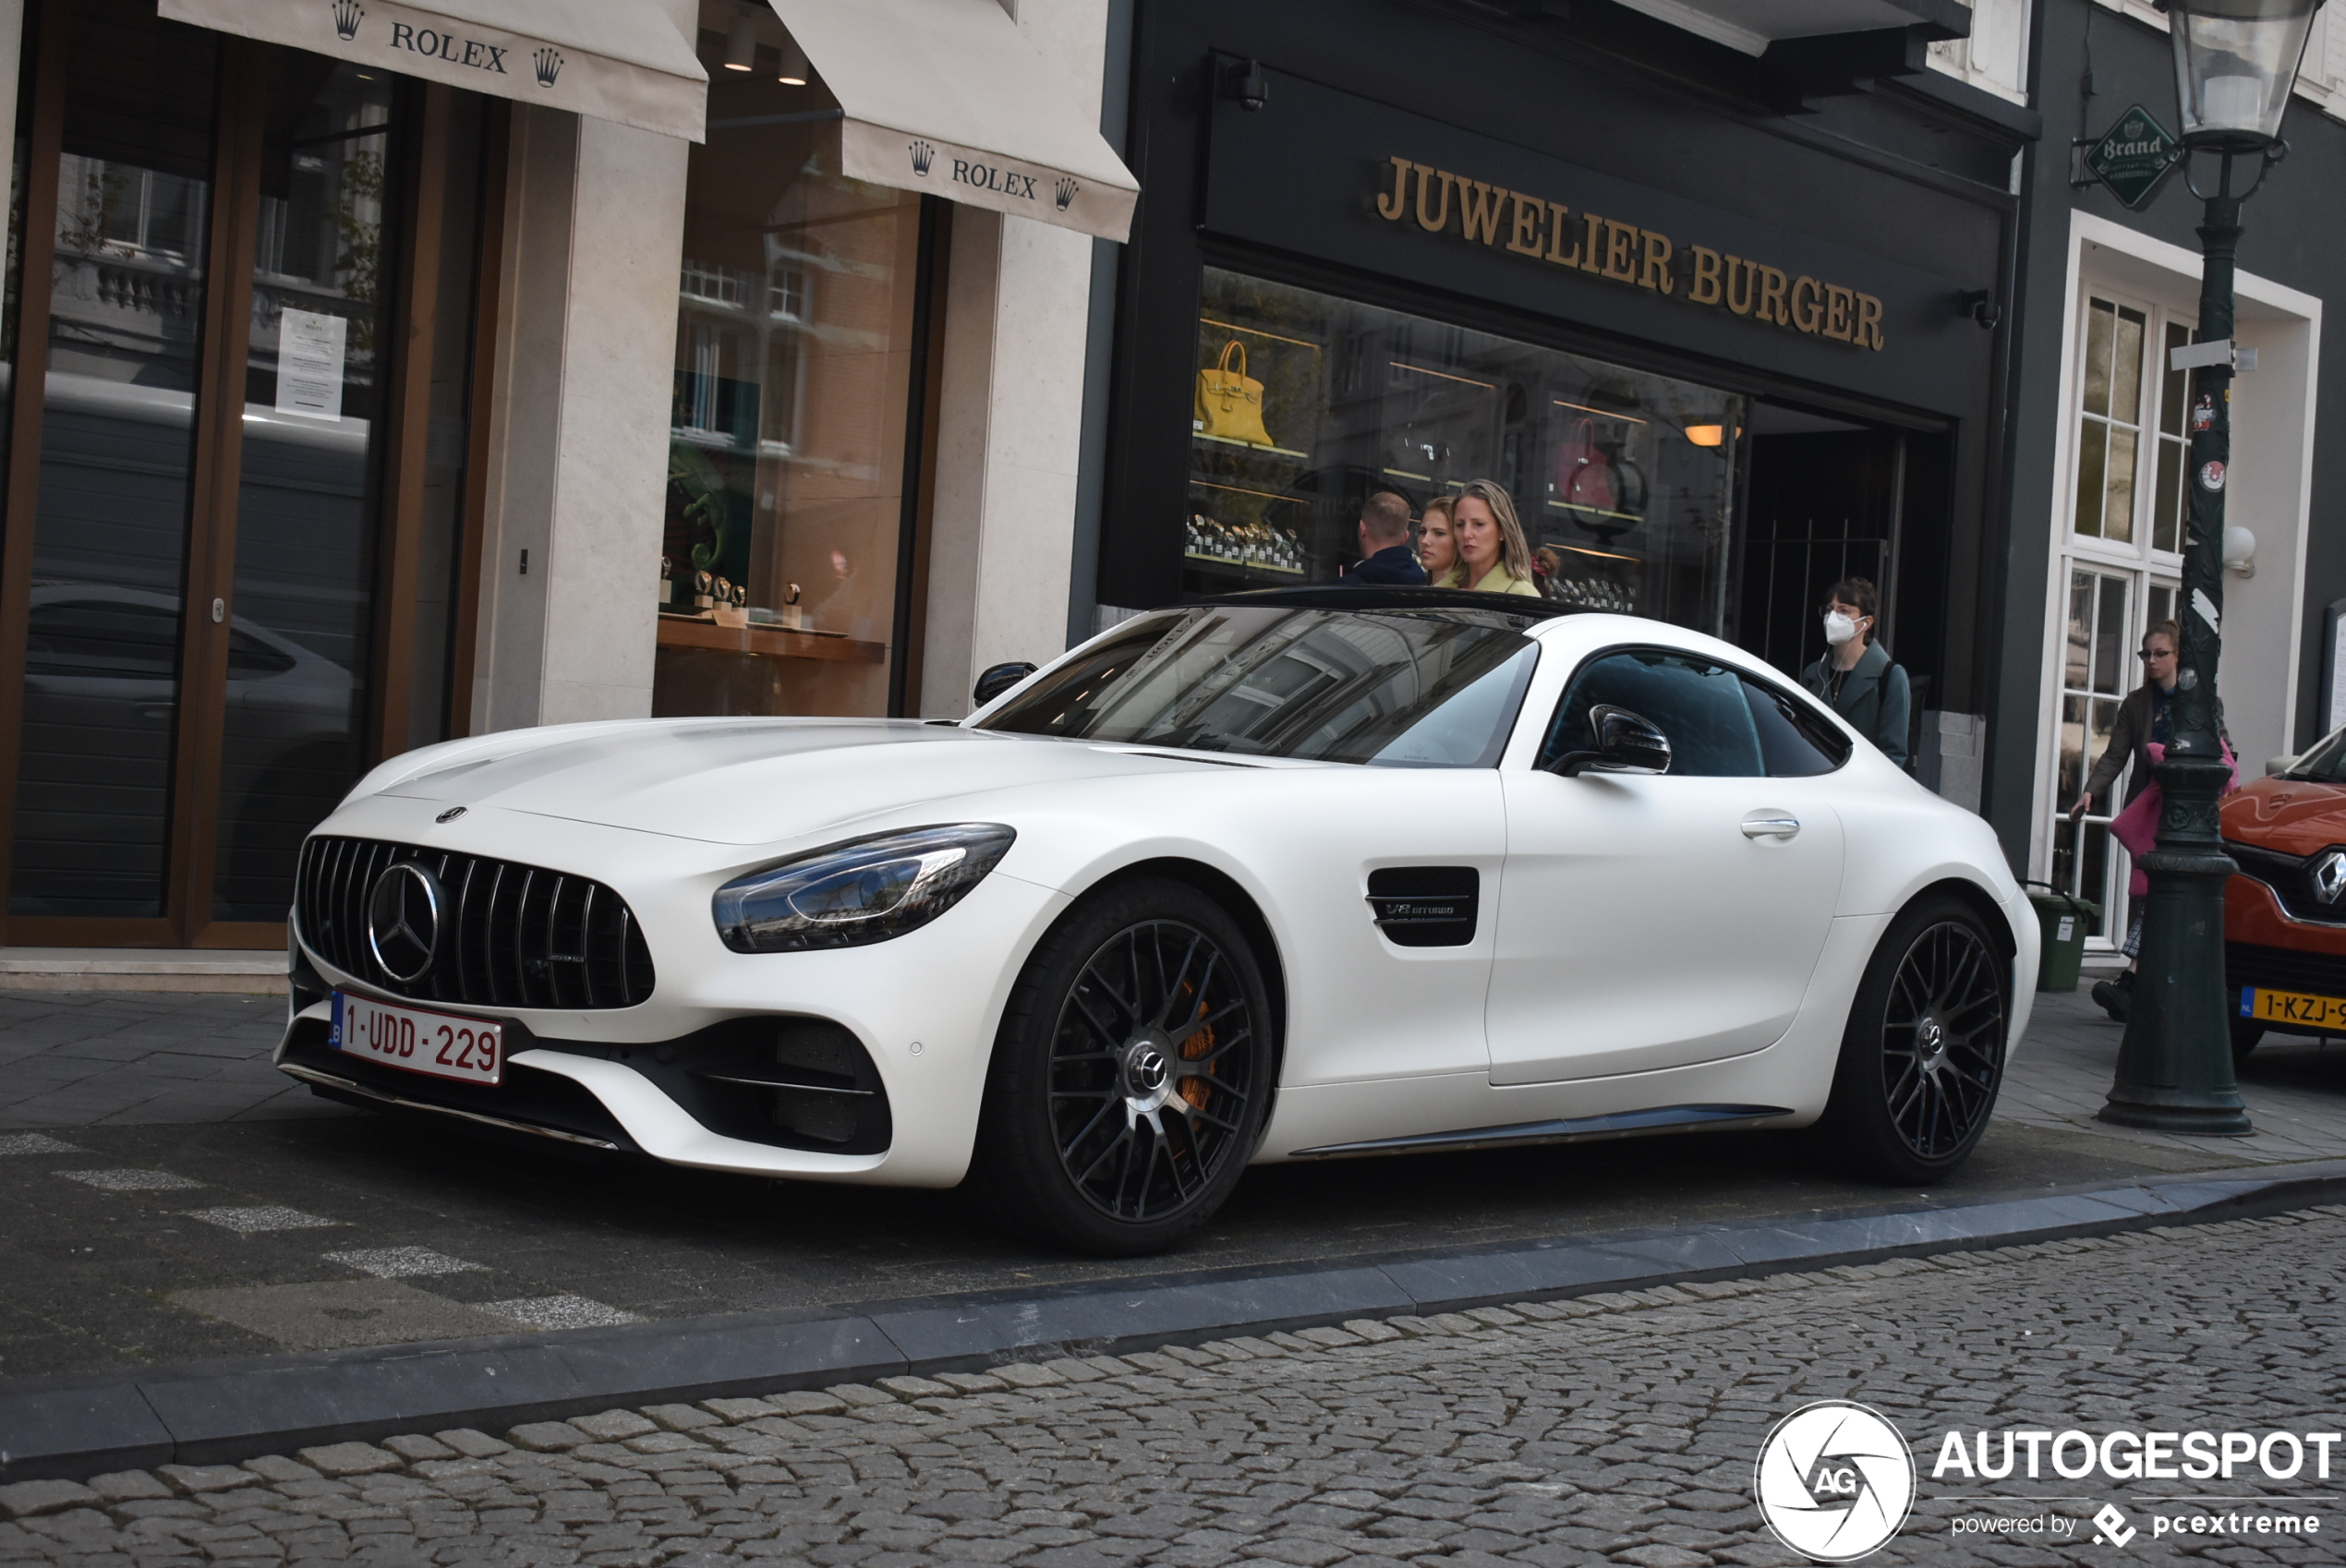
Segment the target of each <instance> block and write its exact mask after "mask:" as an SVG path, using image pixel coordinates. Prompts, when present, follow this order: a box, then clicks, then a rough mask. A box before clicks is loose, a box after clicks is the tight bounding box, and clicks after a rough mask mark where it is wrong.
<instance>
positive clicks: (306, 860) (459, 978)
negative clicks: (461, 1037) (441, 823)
mask: <svg viewBox="0 0 2346 1568" xmlns="http://www.w3.org/2000/svg"><path fill="white" fill-rule="evenodd" d="M402 861H413V862H416V863H417V864H419V865H421V866H423V867H424V868H425V869H427V870H429V872H430V873H431V874H433V875H434V876H435V877H437V878H438V879H439V881H440V885H441V888H442V889H444V890H445V892H446V894H447V899H446V901H445V904H444V905H443V907H442V909H441V932H440V941H439V948H438V952H437V954H436V955H435V957H434V959H433V961H432V966H431V968H429V970H426V971H424V972H423V973H422V974H420V975H418V976H417V977H416V978H415V979H414V980H412V981H397V980H393V978H392V977H391V976H390V975H389V974H387V973H386V972H384V971H383V968H382V966H381V964H380V963H378V962H377V961H376V960H375V955H374V951H373V949H372V947H370V946H369V943H368V940H367V899H368V896H369V894H370V893H371V892H372V891H373V890H374V886H375V879H376V878H377V877H379V876H381V874H383V872H384V870H385V869H386V868H387V867H390V866H392V865H394V864H397V863H398V862H402ZM294 912H295V917H296V919H297V920H298V921H299V923H300V928H301V937H302V940H303V941H304V942H305V943H307V944H308V947H309V948H310V950H311V951H313V952H315V953H316V954H317V955H318V956H319V957H320V958H321V959H325V960H326V962H328V963H330V964H332V965H333V967H334V968H336V969H338V970H341V971H343V972H344V973H345V974H350V975H355V976H357V978H358V979H360V980H363V981H365V982H367V983H369V985H374V986H378V987H380V988H381V989H382V990H385V991H388V992H391V993H392V994H393V995H399V996H408V997H413V998H414V999H415V1000H417V1001H419V1002H453V1003H456V1004H458V1005H460V1006H466V1007H559V1008H563V1009H566V1010H573V1011H574V1010H578V1009H581V1008H602V1007H634V1006H635V1005H636V1004H637V1003H639V1002H641V1001H643V1000H645V999H646V998H647V997H648V996H649V995H651V994H652V983H653V978H654V977H653V972H652V955H651V949H650V947H647V946H646V945H645V942H644V934H643V932H642V930H641V929H640V928H639V927H638V926H637V925H636V923H635V915H634V913H633V912H631V911H629V909H628V908H627V902H626V900H625V899H622V898H621V897H620V896H619V895H618V894H616V893H614V892H612V891H611V889H610V888H608V887H604V886H603V885H602V884H601V883H599V882H595V881H591V880H589V879H588V878H586V877H584V876H571V875H567V874H563V873H562V872H555V871H546V870H542V869H540V868H538V867H537V866H527V865H516V864H514V863H513V862H510V861H496V860H488V859H485V858H483V857H480V856H478V855H463V854H453V853H451V852H449V851H447V850H428V849H422V848H419V847H418V846H417V845H414V844H385V843H381V842H379V841H377V840H375V839H371V838H311V839H310V840H309V841H308V843H306V844H304V845H303V846H302V847H301V869H300V872H299V874H298V875H297V876H296V880H295V891H294Z"/></svg>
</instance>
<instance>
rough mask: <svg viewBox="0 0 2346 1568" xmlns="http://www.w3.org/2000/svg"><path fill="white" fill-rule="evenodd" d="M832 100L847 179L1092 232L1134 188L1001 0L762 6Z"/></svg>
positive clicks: (1125, 208)
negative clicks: (834, 99) (776, 20)
mask: <svg viewBox="0 0 2346 1568" xmlns="http://www.w3.org/2000/svg"><path fill="white" fill-rule="evenodd" d="M770 4H771V5H772V6H773V7H774V11H775V14H776V15H778V16H780V18H782V23H783V25H784V26H786V27H788V28H789V29H790V30H791V37H792V39H794V40H795V41H796V42H797V43H798V46H799V47H800V48H802V49H804V50H805V51H806V57H807V59H808V61H809V62H810V63H812V64H813V66H814V67H815V69H816V71H817V72H818V73H820V75H821V77H822V79H823V84H824V85H825V86H826V87H828V88H829V89H830V90H831V92H832V94H833V95H834V96H835V97H837V98H838V100H839V104H840V117H841V120H842V122H843V124H842V127H841V139H842V143H843V147H842V152H841V160H840V162H841V169H842V172H843V173H845V174H846V175H848V176H849V177H851V178H853V179H859V180H869V181H871V182H872V183H873V184H875V185H884V186H891V187H895V188H897V189H900V190H919V191H926V192H928V193H930V194H932V195H936V196H941V197H945V198H947V199H949V200H953V201H961V202H967V203H969V204H970V205H972V206H975V207H990V208H993V209H994V210H995V211H998V212H1015V213H1017V214H1018V215H1019V216H1021V217H1023V218H1034V219H1036V220H1038V221H1040V222H1042V223H1056V224H1058V226H1059V227H1061V228H1068V229H1077V230H1080V231H1082V233H1084V234H1088V235H1097V236H1099V237H1100V238H1102V239H1114V240H1121V239H1123V238H1124V237H1125V236H1126V235H1127V234H1128V233H1129V232H1130V231H1131V226H1132V205H1133V203H1134V202H1135V201H1136V200H1138V199H1139V198H1140V194H1141V187H1140V183H1139V182H1138V181H1136V180H1135V179H1133V178H1132V175H1131V172H1130V171H1128V170H1127V169H1126V168H1125V167H1124V162H1123V160H1122V159H1120V158H1119V157H1118V156H1117V155H1116V151H1115V149H1113V148H1111V147H1110V146H1108V144H1107V139H1106V138H1105V137H1103V136H1101V135H1100V128H1099V123H1098V118H1097V116H1096V115H1091V114H1086V113H1084V112H1083V111H1082V109H1080V108H1079V107H1077V104H1076V103H1075V99H1076V97H1077V96H1078V95H1075V94H1071V93H1070V92H1069V91H1068V90H1067V82H1066V79H1065V74H1064V72H1059V71H1055V70H1054V69H1053V68H1052V67H1051V66H1050V65H1049V64H1048V63H1047V62H1046V60H1045V59H1044V57H1043V55H1042V53H1041V52H1040V51H1039V50H1037V49H1036V48H1035V47H1034V45H1033V44H1032V43H1030V42H1027V40H1026V37H1025V35H1024V34H1022V33H1021V32H1020V31H1019V30H1018V24H1017V23H1015V22H1013V21H1011V20H1010V17H1009V16H1008V14H1006V13H1005V12H1004V11H1003V9H1002V6H1001V0H770Z"/></svg>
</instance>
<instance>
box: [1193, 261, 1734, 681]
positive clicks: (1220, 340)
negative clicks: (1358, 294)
mask: <svg viewBox="0 0 2346 1568" xmlns="http://www.w3.org/2000/svg"><path fill="white" fill-rule="evenodd" d="M1201 297H1202V299H1203V305H1202V308H1201V309H1200V311H1199V316H1198V335H1197V368H1196V382H1197V387H1196V393H1195V398H1194V406H1193V410H1192V416H1191V437H1190V476H1189V487H1190V490H1189V511H1190V517H1189V527H1188V534H1187V539H1186V543H1185V545H1184V559H1183V562H1182V566H1183V571H1182V582H1181V585H1182V591H1183V592H1184V594H1185V595H1205V594H1215V593H1227V592H1231V591H1233V590H1236V589H1242V588H1263V587H1275V586H1278V585H1286V584H1296V583H1322V582H1329V581H1332V580H1334V579H1335V578H1336V576H1337V575H1338V574H1339V573H1341V571H1342V570H1343V569H1344V568H1345V567H1347V566H1348V565H1349V564H1350V563H1351V562H1352V561H1354V560H1355V559H1356V558H1357V557H1358V556H1359V554H1360V545H1359V537H1358V532H1357V525H1358V523H1359V520H1360V510H1361V507H1362V506H1363V504H1364V503H1365V502H1366V501H1367V499H1368V498H1369V496H1370V495H1372V494H1373V493H1374V492H1377V491H1380V490H1387V491H1392V492H1394V493H1396V494H1397V495H1398V496H1400V498H1401V499H1402V500H1403V501H1407V502H1408V503H1409V514H1410V516H1411V517H1412V518H1413V519H1416V520H1418V521H1419V523H1422V521H1423V518H1424V514H1425V509H1426V506H1427V503H1428V502H1431V501H1435V500H1436V499H1437V498H1440V497H1444V496H1451V497H1456V496H1457V495H1458V494H1459V493H1460V492H1461V490H1462V489H1463V488H1464V487H1465V486H1466V484H1467V483H1468V482H1469V480H1473V479H1489V480H1495V481H1496V482H1497V483H1498V484H1499V485H1500V486H1501V487H1502V488H1505V490H1506V492H1507V494H1508V495H1509V496H1510V497H1511V498H1512V500H1513V501H1514V505H1515V509H1516V512H1517V514H1518V517H1519V519H1520V521H1521V523H1522V526H1523V532H1524V536H1525V543H1526V545H1527V546H1528V547H1529V549H1530V552H1531V556H1532V569H1533V582H1534V584H1535V585H1536V586H1537V587H1538V588H1539V590H1540V592H1541V593H1542V595H1544V596H1545V597H1549V598H1553V599H1555V600H1558V601H1559V602H1562V603H1566V604H1575V605H1582V606H1587V607H1590V608H1593V609H1611V610H1619V611H1624V612H1627V613H1633V614H1638V615H1648V616H1652V617H1655V618H1657V619H1660V620H1663V621H1675V622H1676V623H1677V624H1679V625H1683V626H1690V627H1695V628H1698V629H1699V630H1702V631H1706V632H1711V633H1721V634H1723V632H1724V628H1725V617H1726V587H1727V572H1728V566H1729V561H1728V537H1729V526H1730V522H1731V513H1732V507H1733V501H1734V496H1735V462H1736V446H1737V442H1738V440H1739V438H1740V434H1741V431H1742V430H1743V428H1744V425H1745V400H1744V399H1743V398H1741V397H1739V396H1734V395H1731V394H1728V393H1725V392H1718V391H1715V390H1712V389H1711V388H1707V387H1701V386H1697V385H1695V384H1693V383H1691V382H1687V381H1681V380H1672V379H1671V378H1669V377H1666V376H1657V375H1652V374H1650V373H1647V372H1644V371H1639V370H1632V369H1627V368H1623V367H1621V366H1617V365H1610V364H1606V363H1604V362H1603V361H1601V360H1596V359H1589V358H1584V357H1582V356H1578V355H1573V354H1566V353H1562V352H1560V351H1558V350H1555V349H1550V348H1542V347H1538V346H1535V345H1533V344H1524V343H1518V342H1514V341H1512V340H1509V339H1507V338H1503V337H1497V336H1494V335H1493V334H1491V333H1487V332H1472V331H1469V330H1468V329H1466V328H1463V327H1456V326H1451V325H1448V324H1447V323H1445V322H1440V321H1433V320H1426V319H1424V318H1422V317H1418V316H1410V315H1406V314H1403V313H1401V312H1399V311H1394V310H1385V309H1380V308H1376V307H1374V306H1370V305H1362V304H1359V303H1357V302H1355V301H1352V300H1348V299H1340V298H1337V297H1336V296H1330V295H1324V294H1316V293H1313V292H1312V291H1310V290H1308V289H1301V288H1295V287H1290V286H1288V285H1287V284H1283V283H1270V282H1266V281H1264V280H1263V279H1260V278H1252V277H1247V276H1245V275H1243V274H1241V273H1239V272H1234V271H1224V270H1222V269H1219V268H1208V269H1206V271H1205V280H1204V288H1203V294H1202V296H1201ZM1422 535H1423V531H1422V529H1413V533H1412V537H1413V539H1417V540H1419V542H1420V545H1421V549H1422V550H1423V551H1424V553H1425V555H1426V556H1427V558H1428V561H1427V563H1428V565H1429V568H1430V569H1433V570H1434V572H1435V579H1436V580H1437V581H1439V580H1441V579H1442V576H1443V574H1444V569H1445V568H1446V566H1447V562H1446V561H1445V559H1444V558H1443V555H1442V549H1443V547H1442V544H1441V541H1440V539H1439V538H1438V537H1436V538H1434V539H1433V540H1431V541H1429V540H1426V539H1424V538H1423V537H1422Z"/></svg>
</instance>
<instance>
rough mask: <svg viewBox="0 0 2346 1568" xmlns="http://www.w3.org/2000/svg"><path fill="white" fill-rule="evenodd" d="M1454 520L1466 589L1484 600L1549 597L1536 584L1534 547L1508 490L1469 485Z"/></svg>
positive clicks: (1484, 483)
mask: <svg viewBox="0 0 2346 1568" xmlns="http://www.w3.org/2000/svg"><path fill="white" fill-rule="evenodd" d="M1452 516H1453V518H1454V519H1455V520H1456V524H1457V536H1458V576H1459V578H1460V579H1461V581H1462V582H1463V584H1464V585H1465V586H1467V587H1469V588H1471V589H1473V590H1474V591H1475V592H1477V593H1481V594H1523V595H1527V596H1529V597H1532V598H1535V599H1536V598H1541V597H1545V596H1543V595H1542V593H1541V592H1540V586H1539V585H1538V584H1537V583H1535V582H1534V581H1533V580H1532V574H1531V546H1530V543H1529V542H1528V541H1526V540H1525V538H1524V537H1523V525H1522V524H1521V523H1519V522H1518V521H1517V520H1516V515H1515V502H1514V501H1512V500H1511V499H1509V497H1508V495H1507V492H1506V488H1505V487H1504V486H1501V485H1498V484H1496V483H1494V482H1493V481H1492V480H1489V479H1469V480H1468V481H1467V483H1466V488H1464V489H1463V490H1461V491H1459V492H1458V499H1457V505H1456V506H1455V507H1454V508H1453V510H1452Z"/></svg>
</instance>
